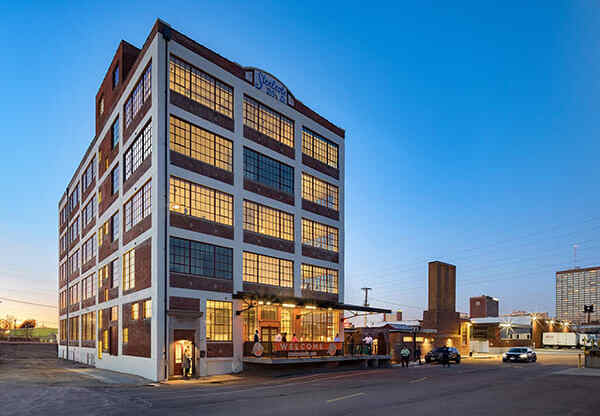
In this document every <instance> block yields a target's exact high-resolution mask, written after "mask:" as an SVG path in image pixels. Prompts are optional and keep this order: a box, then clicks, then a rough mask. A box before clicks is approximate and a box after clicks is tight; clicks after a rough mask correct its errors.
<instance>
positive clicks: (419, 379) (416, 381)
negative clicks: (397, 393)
mask: <svg viewBox="0 0 600 416" xmlns="http://www.w3.org/2000/svg"><path fill="white" fill-rule="evenodd" d="M428 378H429V377H423V378H418V379H416V380H410V381H409V383H418V382H419V381H425V380H427V379H428Z"/></svg>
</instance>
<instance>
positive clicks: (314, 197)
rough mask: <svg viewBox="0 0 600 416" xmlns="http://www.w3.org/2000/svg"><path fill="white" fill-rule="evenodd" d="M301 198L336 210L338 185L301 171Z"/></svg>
mask: <svg viewBox="0 0 600 416" xmlns="http://www.w3.org/2000/svg"><path fill="white" fill-rule="evenodd" d="M302 198H303V199H306V200H307V201H311V202H314V203H315V204H318V205H321V206H324V207H327V208H330V209H332V210H334V211H338V187H337V186H335V185H331V184H329V183H327V182H325V181H322V180H320V179H317V178H315V177H314V176H311V175H307V174H306V173H302Z"/></svg>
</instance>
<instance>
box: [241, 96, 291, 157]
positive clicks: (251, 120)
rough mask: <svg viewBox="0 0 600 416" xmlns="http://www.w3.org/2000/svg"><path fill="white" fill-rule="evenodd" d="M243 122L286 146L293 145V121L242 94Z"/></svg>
mask: <svg viewBox="0 0 600 416" xmlns="http://www.w3.org/2000/svg"><path fill="white" fill-rule="evenodd" d="M244 124H245V125H246V126H248V127H250V128H252V129H254V130H256V131H258V132H260V133H263V134H265V135H267V136H269V137H271V138H272V139H274V140H276V141H278V142H280V143H282V144H285V145H286V146H289V147H292V148H293V147H294V122H293V121H292V120H290V119H289V118H287V117H285V116H284V115H282V114H279V113H278V112H276V111H274V110H271V109H270V108H269V107H266V106H264V105H263V104H261V103H259V102H258V101H256V100H254V99H252V98H250V97H247V96H244Z"/></svg>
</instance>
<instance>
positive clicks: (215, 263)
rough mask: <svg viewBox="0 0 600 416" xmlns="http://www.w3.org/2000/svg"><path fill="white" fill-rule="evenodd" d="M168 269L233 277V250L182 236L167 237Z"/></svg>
mask: <svg viewBox="0 0 600 416" xmlns="http://www.w3.org/2000/svg"><path fill="white" fill-rule="evenodd" d="M169 242H170V244H169V259H170V261H169V270H170V271H172V272H176V273H186V274H193V275H196V276H203V277H215V278H221V279H233V250H232V249H231V248H228V247H219V246H214V245H212V244H206V243H200V242H197V241H191V240H184V239H183V238H176V237H170V239H169Z"/></svg>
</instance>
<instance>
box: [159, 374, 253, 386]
mask: <svg viewBox="0 0 600 416" xmlns="http://www.w3.org/2000/svg"><path fill="white" fill-rule="evenodd" d="M244 379H245V377H244V376H241V375H236V374H223V375H216V376H207V377H193V378H188V379H184V378H183V377H177V378H172V379H170V380H167V381H161V382H160V384H167V385H180V384H221V383H230V382H235V381H242V380H244Z"/></svg>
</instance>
